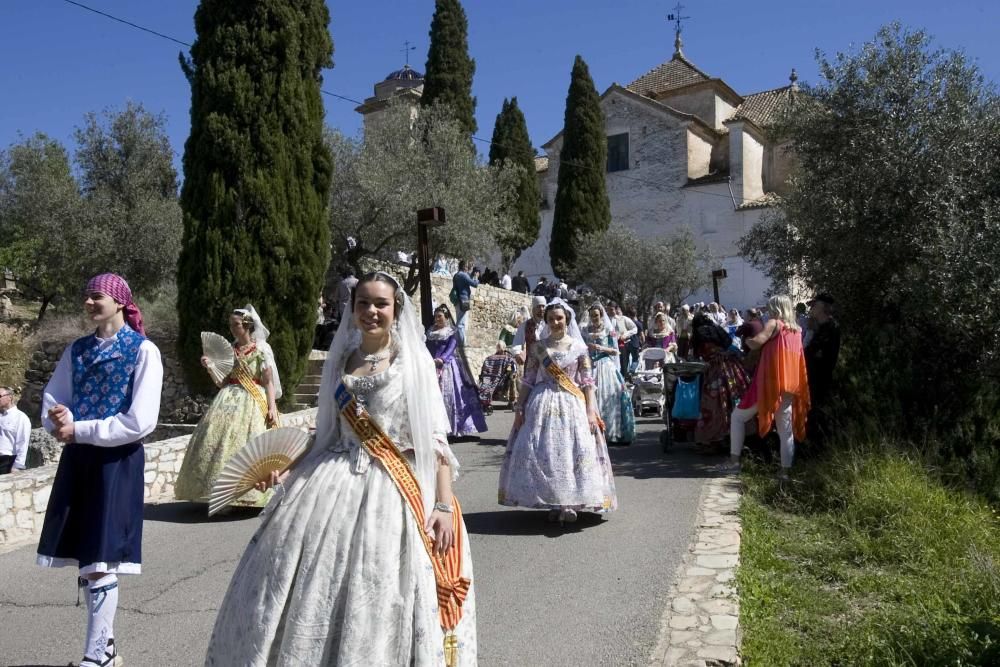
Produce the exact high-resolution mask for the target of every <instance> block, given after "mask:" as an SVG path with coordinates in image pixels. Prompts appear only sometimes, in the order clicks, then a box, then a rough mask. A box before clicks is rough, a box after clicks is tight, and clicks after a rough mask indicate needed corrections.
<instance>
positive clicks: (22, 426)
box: [0, 387, 31, 475]
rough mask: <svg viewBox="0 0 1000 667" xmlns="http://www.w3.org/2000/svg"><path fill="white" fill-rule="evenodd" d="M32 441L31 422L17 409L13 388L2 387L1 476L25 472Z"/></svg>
mask: <svg viewBox="0 0 1000 667" xmlns="http://www.w3.org/2000/svg"><path fill="white" fill-rule="evenodd" d="M30 441H31V420H30V419H28V415H26V414H24V413H23V412H21V411H20V410H18V409H17V394H16V393H15V392H14V388H13V387H0V475H6V474H7V473H9V472H10V471H11V470H24V461H25V459H26V458H27V456H28V443H29V442H30Z"/></svg>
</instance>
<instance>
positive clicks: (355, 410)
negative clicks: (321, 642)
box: [335, 383, 472, 665]
mask: <svg viewBox="0 0 1000 667" xmlns="http://www.w3.org/2000/svg"><path fill="white" fill-rule="evenodd" d="M335 397H336V399H337V405H338V406H339V408H340V413H341V414H342V415H343V416H344V418H345V419H346V420H347V423H349V424H350V425H351V428H352V429H354V432H355V434H357V436H358V439H359V440H360V441H361V444H362V446H364V448H365V450H366V451H367V452H368V453H369V454H370V455H371V456H372V457H374V458H375V459H378V461H379V462H380V463H381V464H382V466H383V467H384V468H385V469H386V472H388V473H389V476H390V477H391V478H392V481H393V483H395V485H396V488H397V489H398V490H399V493H400V495H402V496H403V500H405V501H406V504H407V505H408V506H409V508H410V510H411V511H412V512H413V518H414V519H415V520H416V522H417V526H418V532H419V533H420V537H421V539H422V540H423V543H424V548H425V549H426V550H427V555H428V556H430V559H431V564H432V565H433V566H434V579H435V581H436V582H437V598H438V609H439V611H440V618H441V627H442V628H444V630H445V635H446V636H445V653H446V655H449V656H450V659H449V660H447V661H446V662H447V664H448V665H453V664H455V662H454V659H455V655H456V652H457V650H458V643H457V639H456V638H455V636H454V634H453V633H452V631H453V630H454V629H455V627H456V626H457V625H458V622H459V621H460V620H461V619H462V603H463V602H465V598H466V596H467V595H468V594H469V587H470V586H471V585H472V582H471V581H470V580H469V579H467V578H465V577H463V576H462V509H461V507H460V506H459V504H458V498H454V499H453V504H454V509H455V511H454V512H453V514H452V522H453V523H452V526H453V527H454V529H455V543H454V544H452V545H451V548H450V549H448V551H446V552H445V554H444V555H443V556H439V555H438V553H437V551H436V550H435V548H434V542H433V540H431V537H430V535H428V534H427V531H426V530H424V526H425V525H426V516H425V515H424V502H423V496H422V494H421V492H420V483H419V481H418V480H417V477H416V475H415V474H414V472H413V468H411V467H410V464H409V462H408V461H407V460H406V458H405V457H404V456H403V453H402V452H401V451H399V448H398V447H396V445H395V443H393V441H392V439H391V438H389V436H387V435H386V434H385V432H384V431H383V430H382V429H381V428H380V427H379V425H378V424H376V423H375V422H374V421H372V420H371V417H370V416H369V415H368V412H367V411H365V410H364V409H363V408H360V406H359V405H358V403H357V401H356V400H354V397H353V396H351V393H350V392H349V391H347V387H345V386H344V384H343V383H340V386H339V387H337V391H336V393H335Z"/></svg>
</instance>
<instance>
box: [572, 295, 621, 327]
mask: <svg viewBox="0 0 1000 667" xmlns="http://www.w3.org/2000/svg"><path fill="white" fill-rule="evenodd" d="M594 308H597V309H598V310H600V311H601V327H602V328H603V329H604V332H605V333H607V334H611V332H613V331H614V330H615V328H614V325H613V324H612V323H611V318H610V317H608V311H607V310H605V309H604V305H603V304H602V303H601V302H600V301H595V302H594V303H592V304H590V305H589V306H587V311H586V315H587V322H586V324H584V325H583V326H582V327H580V328H581V330H583V331H584V332H586V333H588V334H594V333H599V332H597V331H591V330H590V311H592V310H593V309H594Z"/></svg>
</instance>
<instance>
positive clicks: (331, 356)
mask: <svg viewBox="0 0 1000 667" xmlns="http://www.w3.org/2000/svg"><path fill="white" fill-rule="evenodd" d="M377 275H379V276H380V277H381V278H382V280H383V281H384V282H388V283H389V284H391V285H393V286H394V287H395V289H396V298H397V303H399V302H400V301H401V303H402V306H401V308H400V313H399V316H398V317H397V319H396V322H395V324H394V325H393V329H392V346H393V351H394V352H395V353H396V360H395V361H394V362H393V363H396V364H402V368H401V369H400V370H401V374H402V377H403V385H404V387H405V389H404V392H403V395H404V398H405V400H406V414H407V416H408V419H409V422H410V424H409V425H410V435H411V438H412V440H413V451H414V455H415V460H416V475H417V481H418V482H419V483H420V490H421V493H422V494H423V501H424V513H425V516H430V513H431V510H432V509H433V507H434V502H435V500H436V490H437V453H436V451H435V435H436V436H438V437H440V438H445V437H446V436H447V433H448V416H447V413H446V412H445V407H444V399H443V398H442V397H441V389H440V387H439V386H438V380H437V370H436V369H435V367H434V360H433V359H431V355H430V353H429V352H428V351H427V348H426V347H425V345H424V331H423V327H422V326H421V323H420V318H419V317H418V315H417V311H416V308H414V307H413V302H412V301H411V300H410V297H408V296H407V295H406V293H405V292H404V291H403V289H402V287H400V285H399V283H398V282H397V281H396V279H395V278H393V277H392V276H390V275H389V274H386V273H382V272H378V274H377ZM366 278H368V279H369V280H370V278H369V276H364V277H362V278H361V282H359V286H360V285H361V284H364V283H365V282H368V281H369V280H366ZM354 289H355V290H356V289H357V287H355V288H354ZM360 343H361V332H360V331H359V330H358V328H357V325H356V324H355V323H354V317H353V316H352V315H350V314H349V315H348V316H347V317H344V318H342V319H341V321H340V327H338V329H337V334H336V335H335V336H334V337H333V342H332V343H331V344H330V351H329V353H328V354H327V357H326V362H325V363H324V364H323V380H322V383H321V384H320V389H319V409H318V411H317V414H316V440H315V442H314V444H313V447H314V450H326V449H328V448H329V447H330V446H331V445H332V444H334V443H335V442H337V441H338V440H339V438H340V418H339V417H340V411H339V408H338V407H337V402H336V399H335V398H334V393H335V392H336V390H337V387H338V386H339V385H340V383H341V380H342V377H341V376H342V375H343V373H344V364H345V363H346V361H347V357H348V356H349V355H350V354H352V353H353V352H354V349H355V348H356V347H357V346H358V345H359V344H360Z"/></svg>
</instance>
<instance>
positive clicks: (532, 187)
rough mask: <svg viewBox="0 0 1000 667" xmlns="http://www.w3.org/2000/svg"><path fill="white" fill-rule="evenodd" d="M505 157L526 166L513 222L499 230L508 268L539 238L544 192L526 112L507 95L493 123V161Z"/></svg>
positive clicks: (491, 160) (493, 162)
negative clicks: (540, 212)
mask: <svg viewBox="0 0 1000 667" xmlns="http://www.w3.org/2000/svg"><path fill="white" fill-rule="evenodd" d="M505 160H507V161H510V162H512V163H514V164H517V165H519V166H520V167H521V168H522V171H521V175H520V179H519V181H518V184H517V200H516V201H515V202H514V205H513V208H514V210H513V211H510V212H511V213H512V214H513V215H512V216H511V217H512V218H513V223H514V224H513V226H512V227H509V228H506V229H499V230H497V233H496V240H497V245H499V246H500V251H501V252H502V253H503V262H504V267H505V268H508V269H509V268H510V266H511V264H513V263H514V262H515V261H517V258H518V257H519V256H520V255H521V252H522V251H523V250H524V249H525V248H528V247H530V246H531V244H532V243H534V242H535V240H536V239H538V230H539V228H540V227H541V219H540V218H539V215H538V204H539V201H540V199H541V193H540V192H539V189H538V175H537V174H536V173H535V149H534V148H532V146H531V138H530V137H528V125H527V123H525V121H524V114H523V113H521V109H520V108H519V107H518V106H517V98H516V97H514V98H512V99H511V100H510V101H508V100H507V99H506V98H504V101H503V107H502V108H501V110H500V113H499V114H497V120H496V124H495V125H494V126H493V141H492V142H491V143H490V164H493V165H497V164H501V163H503V162H504V161H505Z"/></svg>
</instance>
